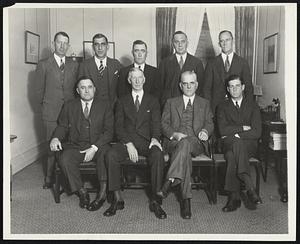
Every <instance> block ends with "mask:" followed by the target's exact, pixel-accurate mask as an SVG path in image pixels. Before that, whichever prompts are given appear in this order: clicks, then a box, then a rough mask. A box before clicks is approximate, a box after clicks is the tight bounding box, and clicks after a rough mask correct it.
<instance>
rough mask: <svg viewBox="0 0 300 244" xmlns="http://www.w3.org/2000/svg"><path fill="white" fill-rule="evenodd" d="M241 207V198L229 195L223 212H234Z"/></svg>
mask: <svg viewBox="0 0 300 244" xmlns="http://www.w3.org/2000/svg"><path fill="white" fill-rule="evenodd" d="M239 207H241V200H240V199H236V198H232V197H228V201H227V203H226V205H225V207H223V208H222V211H223V212H233V211H235V210H237V209H238V208H239Z"/></svg>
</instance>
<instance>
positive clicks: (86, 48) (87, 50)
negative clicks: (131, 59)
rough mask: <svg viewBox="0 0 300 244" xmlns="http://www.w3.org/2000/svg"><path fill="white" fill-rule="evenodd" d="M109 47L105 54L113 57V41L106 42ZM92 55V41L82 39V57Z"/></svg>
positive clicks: (86, 57) (85, 57)
mask: <svg viewBox="0 0 300 244" xmlns="http://www.w3.org/2000/svg"><path fill="white" fill-rule="evenodd" d="M108 45H109V48H108V51H107V56H108V57H110V58H115V43H114V42H108ZM93 56H94V50H93V42H92V41H84V42H83V59H88V58H91V57H93Z"/></svg>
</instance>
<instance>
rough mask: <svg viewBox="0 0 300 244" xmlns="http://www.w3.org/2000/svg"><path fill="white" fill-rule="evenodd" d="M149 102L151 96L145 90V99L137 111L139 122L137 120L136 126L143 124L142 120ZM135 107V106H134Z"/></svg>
mask: <svg viewBox="0 0 300 244" xmlns="http://www.w3.org/2000/svg"><path fill="white" fill-rule="evenodd" d="M148 103H149V96H148V94H146V93H145V92H144V95H143V99H142V102H141V105H140V108H139V111H138V113H137V122H136V126H139V125H140V124H141V122H142V121H143V119H144V114H145V113H146V112H147V111H146V110H147V104H148ZM134 108H135V106H134Z"/></svg>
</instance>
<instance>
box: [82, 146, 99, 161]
mask: <svg viewBox="0 0 300 244" xmlns="http://www.w3.org/2000/svg"><path fill="white" fill-rule="evenodd" d="M80 153H85V156H84V159H83V162H89V161H91V160H92V159H93V157H94V156H95V153H96V150H95V149H94V148H93V147H90V148H88V149H85V150H84V151H80Z"/></svg>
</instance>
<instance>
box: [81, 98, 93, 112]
mask: <svg viewBox="0 0 300 244" xmlns="http://www.w3.org/2000/svg"><path fill="white" fill-rule="evenodd" d="M80 101H81V106H82V109H83V110H84V108H85V104H86V103H88V108H89V110H90V109H91V106H92V103H93V101H94V99H92V100H91V101H83V100H82V99H80Z"/></svg>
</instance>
